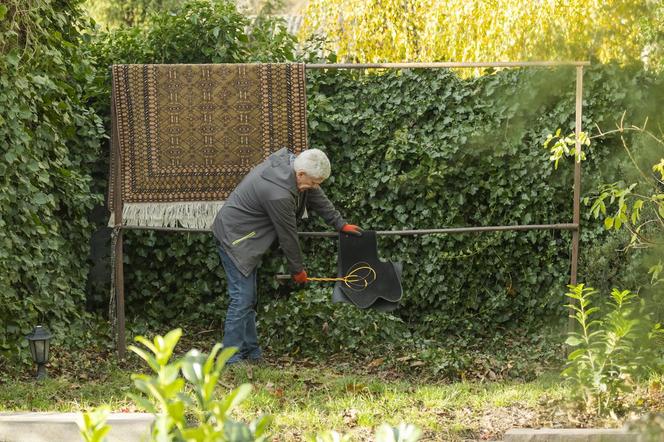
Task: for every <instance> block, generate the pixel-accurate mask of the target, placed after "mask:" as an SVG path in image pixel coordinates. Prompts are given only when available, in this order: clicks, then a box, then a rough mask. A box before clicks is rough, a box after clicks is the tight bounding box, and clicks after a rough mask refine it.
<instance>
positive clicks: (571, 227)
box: [298, 224, 579, 237]
mask: <svg viewBox="0 0 664 442" xmlns="http://www.w3.org/2000/svg"><path fill="white" fill-rule="evenodd" d="M578 228H579V226H578V224H524V225H520V226H485V227H449V228H445V229H421V230H377V231H376V235H379V236H393V235H398V236H415V235H432V234H437V233H443V234H451V233H481V232H502V231H510V230H515V231H524V230H577V229H578ZM298 235H300V236H309V237H321V236H323V237H327V236H330V237H332V236H334V237H336V236H337V235H338V233H337V232H298Z"/></svg>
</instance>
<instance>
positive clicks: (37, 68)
mask: <svg viewBox="0 0 664 442" xmlns="http://www.w3.org/2000/svg"><path fill="white" fill-rule="evenodd" d="M79 3H80V2H79V1H77V0H59V1H49V0H8V1H5V2H3V3H2V4H0V145H2V152H1V153H0V356H5V355H7V354H13V355H17V354H21V355H22V356H23V358H26V357H27V352H26V351H25V347H26V345H27V343H26V342H25V340H24V339H23V336H24V335H25V334H27V333H28V332H29V331H30V330H31V328H32V327H33V326H34V325H36V324H37V323H38V322H42V321H47V322H49V323H50V324H51V325H52V327H51V328H52V329H53V330H54V331H56V338H57V341H61V340H62V338H63V337H64V336H65V334H68V335H69V336H72V335H73V333H70V331H69V330H68V329H67V324H70V323H71V321H72V320H74V319H77V318H80V317H81V316H82V314H83V306H84V305H85V282H86V278H87V273H88V268H87V261H86V260H87V257H88V250H89V247H88V242H89V238H90V234H91V233H92V230H93V225H92V224H91V223H90V222H89V221H88V216H89V213H90V211H91V209H92V207H93V206H94V205H95V204H98V203H99V201H100V198H99V195H98V194H95V193H93V192H91V182H92V178H91V170H92V169H93V167H94V165H95V162H96V161H98V158H99V143H100V139H101V138H102V137H103V127H102V125H101V120H100V118H99V117H98V116H97V115H96V114H95V112H94V110H93V109H92V108H91V107H90V105H89V99H90V95H91V93H94V92H95V89H94V83H93V78H94V75H95V72H94V70H93V66H92V64H91V62H90V59H89V56H88V54H87V52H86V49H85V48H86V46H85V45H82V44H81V42H82V40H83V39H85V38H86V32H87V29H88V23H87V22H86V21H85V19H84V17H83V16H82V14H81V9H80V5H79ZM21 351H22V353H19V352H21Z"/></svg>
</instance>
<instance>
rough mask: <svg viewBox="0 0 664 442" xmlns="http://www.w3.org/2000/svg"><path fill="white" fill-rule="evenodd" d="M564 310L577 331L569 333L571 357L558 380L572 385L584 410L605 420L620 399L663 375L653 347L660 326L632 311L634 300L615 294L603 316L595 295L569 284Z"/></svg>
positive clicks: (631, 295) (627, 294) (632, 296)
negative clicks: (654, 375) (643, 382)
mask: <svg viewBox="0 0 664 442" xmlns="http://www.w3.org/2000/svg"><path fill="white" fill-rule="evenodd" d="M569 288H570V292H568V293H567V294H566V296H567V297H569V298H570V299H572V300H573V302H572V303H571V304H568V305H567V307H569V308H570V309H572V310H573V311H574V314H573V315H571V317H572V318H574V319H575V320H576V322H577V323H578V325H579V326H580V331H579V332H570V333H569V336H568V338H567V340H566V341H565V342H566V344H567V345H569V346H570V347H572V348H573V349H574V350H573V351H572V352H571V353H570V354H569V356H568V361H567V365H566V368H565V369H564V370H563V372H562V375H563V376H564V377H566V378H567V379H568V381H569V382H570V383H571V384H572V389H571V390H572V391H573V394H574V395H576V397H577V398H578V399H579V400H580V401H581V403H582V405H583V406H584V408H585V409H586V410H588V411H593V412H596V413H597V414H598V415H604V414H607V413H609V412H614V411H616V410H617V409H619V408H620V407H621V403H620V399H621V397H622V396H621V395H623V394H624V393H626V392H628V391H630V390H631V389H632V387H633V385H634V383H635V382H636V381H638V380H639V379H642V378H643V377H644V376H646V375H647V374H649V373H651V372H652V371H661V369H662V362H663V361H662V359H661V355H660V353H659V351H657V343H658V342H659V340H660V339H661V337H662V335H663V333H664V332H663V331H662V329H661V328H660V324H658V323H653V322H652V320H651V319H650V318H649V315H648V314H647V313H646V312H644V311H643V310H642V309H637V308H636V305H635V304H636V300H637V299H638V296H637V295H636V294H634V293H632V292H630V291H629V290H623V291H620V290H617V289H613V291H612V292H611V297H610V302H609V306H610V310H609V312H608V313H607V314H606V315H604V316H601V315H600V314H599V312H600V307H598V306H597V305H593V304H594V303H595V301H592V300H591V298H592V297H593V296H594V295H596V293H597V292H596V291H595V290H594V289H592V288H590V287H585V286H584V285H583V284H576V285H570V286H569Z"/></svg>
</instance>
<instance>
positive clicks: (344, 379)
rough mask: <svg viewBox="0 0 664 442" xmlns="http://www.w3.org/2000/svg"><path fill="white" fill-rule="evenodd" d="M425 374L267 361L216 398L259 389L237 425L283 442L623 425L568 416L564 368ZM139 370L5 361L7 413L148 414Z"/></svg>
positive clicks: (481, 435)
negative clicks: (262, 426)
mask: <svg viewBox="0 0 664 442" xmlns="http://www.w3.org/2000/svg"><path fill="white" fill-rule="evenodd" d="M190 347H191V345H183V348H190ZM203 348H205V347H203ZM180 355H181V354H180ZM180 355H178V356H180ZM407 363H411V364H412V362H406V364H407ZM419 368H423V367H420V366H417V367H415V368H412V366H409V365H406V366H405V369H400V370H398V369H395V367H394V365H388V364H385V365H383V364H367V363H366V361H355V360H351V359H348V358H346V359H344V358H343V357H340V358H337V357H332V358H330V359H328V360H326V361H317V362H312V361H310V360H307V359H293V358H289V357H279V358H276V357H268V363H267V364H266V365H264V366H247V365H241V366H233V367H229V368H227V369H226V370H225V372H224V374H223V377H222V378H221V379H220V382H219V386H218V397H221V396H223V395H225V394H227V393H228V392H229V391H230V390H231V389H233V388H235V387H237V386H238V385H240V384H242V383H250V384H252V385H253V386H254V389H253V393H252V394H251V395H250V397H249V398H248V399H247V400H246V401H245V402H244V403H243V404H242V405H241V406H240V407H239V408H238V409H237V410H236V416H235V417H236V418H237V419H239V420H242V421H245V422H248V421H251V420H253V419H255V418H256V417H257V416H259V415H260V414H271V415H273V416H274V418H275V419H274V424H273V426H272V434H273V435H274V437H273V439H272V440H274V441H276V442H285V441H299V440H305V438H306V436H310V435H314V434H317V433H320V432H322V431H325V430H336V431H338V432H341V433H343V434H347V435H350V436H351V437H352V440H371V436H372V435H373V434H374V431H375V428H376V427H377V426H378V425H380V424H381V423H384V422H387V423H389V424H391V425H398V424H399V423H401V422H406V423H411V424H414V425H416V426H417V427H419V428H420V429H422V430H423V432H424V437H423V439H422V440H425V441H427V440H428V441H432V440H444V441H461V440H468V439H474V440H494V439H500V438H501V437H502V435H503V434H504V432H505V431H506V430H508V429H510V428H520V427H526V428H527V427H535V428H537V427H588V426H595V427H617V426H621V425H622V423H623V421H624V418H621V419H605V420H600V419H598V418H596V417H593V416H584V415H583V414H582V413H579V412H578V410H575V409H573V408H571V406H570V405H568V404H567V397H568V396H569V394H570V391H569V389H568V387H567V386H565V384H564V383H562V382H561V379H560V377H559V375H558V371H557V370H554V371H553V372H545V373H544V374H541V375H539V376H537V377H535V378H534V380H531V381H517V380H511V381H510V380H500V379H496V380H493V381H489V380H488V378H486V377H484V378H475V380H466V381H459V382H451V381H450V380H449V379H445V378H435V377H432V375H431V372H430V371H429V372H428V373H429V374H428V375H426V374H425V373H427V371H426V370H423V371H414V370H417V369H419ZM10 369H11V370H10ZM132 372H146V366H145V364H144V363H143V362H142V361H141V360H139V358H138V357H137V356H136V355H134V354H132V353H130V354H129V357H128V359H127V360H125V361H123V362H117V361H116V358H115V355H114V354H113V353H112V352H110V351H109V350H100V349H90V350H86V351H82V350H78V351H71V350H70V351H65V350H62V349H56V350H55V353H54V358H53V361H52V362H51V364H50V366H49V374H50V378H49V379H47V380H45V381H42V382H39V383H37V382H36V381H35V380H34V379H33V371H32V370H28V369H27V367H20V368H18V367H9V366H7V365H5V366H4V367H3V364H2V362H0V412H11V411H60V412H80V411H88V410H90V409H92V408H93V407H96V406H99V405H107V406H108V407H109V408H110V409H111V410H112V411H114V412H133V411H143V410H141V409H140V408H138V407H137V406H136V405H135V404H134V403H133V402H132V400H131V399H130V398H129V393H131V392H132V391H133V387H132V381H131V373H132ZM662 384H664V382H662V381H661V379H660V380H659V381H657V382H655V383H654V384H651V385H652V386H654V387H656V388H655V389H654V390H653V389H651V392H650V393H649V394H648V395H645V394H644V395H643V396H639V397H640V398H644V400H645V401H646V403H645V404H644V406H643V407H642V408H643V410H641V411H644V410H645V411H648V410H651V411H652V410H655V411H661V410H662V409H663V408H664V388H660V387H659V386H661V385H662ZM655 390H656V391H655ZM133 392H135V391H133ZM653 392H654V393H653ZM639 394H641V393H639ZM637 402H638V400H634V398H630V400H629V401H626V403H637Z"/></svg>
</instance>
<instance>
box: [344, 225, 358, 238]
mask: <svg viewBox="0 0 664 442" xmlns="http://www.w3.org/2000/svg"><path fill="white" fill-rule="evenodd" d="M341 231H342V232H344V233H348V234H349V235H353V236H362V229H361V228H360V226H356V225H355V224H344V226H343V227H342V228H341Z"/></svg>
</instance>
